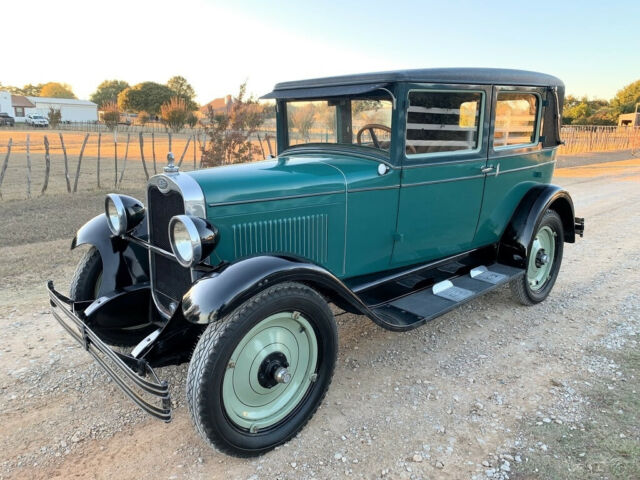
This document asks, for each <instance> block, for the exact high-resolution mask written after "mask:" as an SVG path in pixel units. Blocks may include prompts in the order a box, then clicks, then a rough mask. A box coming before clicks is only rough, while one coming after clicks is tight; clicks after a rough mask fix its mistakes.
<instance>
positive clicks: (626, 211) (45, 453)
mask: <svg viewBox="0 0 640 480" xmlns="http://www.w3.org/2000/svg"><path fill="white" fill-rule="evenodd" d="M594 158H595V157H594ZM626 158H628V157H626ZM602 159H603V157H599V158H595V159H591V160H590V161H584V162H579V161H574V160H572V161H570V162H567V163H566V164H567V165H572V166H567V167H564V168H559V169H557V171H556V176H555V180H554V181H555V182H556V183H558V184H560V185H562V186H564V187H566V188H567V189H569V191H570V192H571V194H572V195H573V198H574V202H575V206H576V214H577V215H579V216H584V217H585V218H586V234H585V237H584V238H583V239H580V240H579V241H578V242H577V243H576V244H573V245H571V244H568V245H566V246H565V256H564V261H563V265H562V270H561V272H560V276H559V279H558V282H557V284H556V286H555V288H554V290H553V292H552V294H551V296H550V297H549V298H548V299H547V301H545V302H543V303H542V304H539V305H537V306H534V307H523V306H520V305H518V304H516V303H514V301H513V300H512V299H511V297H510V292H509V289H508V288H501V289H499V290H497V291H495V292H493V293H490V294H488V295H486V296H484V297H483V298H480V299H478V300H476V301H473V302H471V303H469V304H467V305H465V306H463V307H461V308H460V309H458V310H455V311H453V312H450V313H449V314H447V315H444V316H442V317H440V318H438V319H436V320H434V321H432V322H430V323H428V324H426V325H425V326H423V327H421V328H419V329H417V330H414V331H411V332H408V333H400V334H399V333H391V332H387V331H385V330H382V329H380V328H378V327H377V326H375V325H374V324H373V323H372V322H371V321H369V320H368V319H366V318H364V317H360V316H354V315H341V316H339V317H337V321H338V325H339V336H340V354H339V358H338V364H337V368H336V372H335V377H334V381H333V384H332V386H331V388H330V390H329V393H328V395H327V397H326V399H325V401H324V403H323V405H322V406H321V408H320V410H319V411H318V413H317V414H316V415H315V417H314V418H313V419H312V420H311V421H310V422H309V424H308V425H307V426H306V428H305V429H304V430H303V431H302V432H301V433H300V434H299V435H298V436H297V437H296V438H294V439H293V440H291V441H290V442H289V443H288V444H286V445H284V446H282V447H279V448H278V449H276V450H275V451H273V452H271V453H269V454H267V455H265V456H263V457H260V458H257V459H249V460H239V459H235V458H231V457H227V456H225V455H221V454H219V453H217V452H215V451H213V450H210V449H209V448H208V447H207V446H206V445H205V444H204V442H203V441H202V440H201V439H200V438H199V436H198V435H197V434H196V432H195V430H194V429H193V427H192V425H191V422H190V419H189V416H188V412H187V409H186V405H185V401H184V389H185V377H186V366H184V365H183V366H178V367H168V368H164V369H160V377H161V378H166V379H168V380H169V381H170V383H171V387H172V398H173V399H174V401H175V406H176V408H175V419H174V420H173V422H172V423H170V424H164V423H161V422H159V421H156V420H153V419H151V418H148V417H147V416H145V415H143V414H142V413H140V412H139V411H138V409H137V408H136V407H135V406H134V405H133V404H132V403H131V402H129V401H128V400H127V399H126V398H125V397H124V395H123V394H122V393H121V392H120V391H119V390H118V389H117V387H116V386H114V385H113V384H112V383H111V382H108V381H107V378H106V375H105V374H103V373H102V371H101V370H100V369H99V367H97V366H96V365H94V363H93V361H92V360H91V359H90V357H89V355H87V354H86V353H85V352H83V351H82V350H81V349H80V348H79V347H78V346H77V345H76V344H75V342H74V341H73V340H72V339H71V338H70V337H69V336H68V335H67V334H66V333H65V332H64V331H63V330H62V328H61V327H60V326H59V325H58V324H57V323H56V321H55V320H54V318H53V317H52V316H51V315H50V314H49V313H48V306H47V297H46V294H45V288H44V287H45V282H46V280H47V279H53V280H54V281H55V283H56V285H58V286H60V288H61V289H62V288H65V289H66V285H68V284H69V281H70V279H71V275H72V273H73V269H74V266H75V264H76V262H77V261H78V259H79V258H80V256H81V254H82V252H80V251H73V252H71V251H69V245H70V240H71V237H72V235H73V232H74V231H75V229H76V228H77V227H79V226H80V225H81V224H82V223H83V222H84V221H86V220H87V219H88V218H90V217H91V216H93V215H95V214H98V213H100V211H101V208H102V205H103V193H104V192H89V191H82V192H81V193H79V194H77V195H75V196H70V195H67V194H51V195H46V196H44V197H39V198H35V199H32V200H29V201H25V200H23V199H14V200H4V201H2V202H0V226H1V229H0V245H1V246H0V325H2V332H3V334H2V336H0V431H1V434H0V479H8V478H28V479H50V478H92V479H93V478H95V479H107V478H121V479H129V478H136V479H205V478H206V479H223V478H224V479H236V478H237V479H251V480H258V479H270V478H279V479H298V478H322V479H325V478H326V479H335V478H346V477H348V478H381V477H383V478H394V479H396V478H397V479H405V478H406V479H410V478H411V479H414V478H415V479H420V478H424V479H426V478H443V479H459V478H501V479H504V478H508V477H509V472H510V471H512V470H517V464H518V463H519V462H525V461H526V458H527V452H529V451H531V449H533V448H538V447H539V446H536V445H527V444H526V441H525V440H524V438H526V435H524V434H523V430H524V429H527V428H529V425H535V424H536V423H537V422H538V421H539V422H540V424H542V423H544V422H547V420H548V421H549V422H552V421H553V422H556V423H558V422H559V424H563V425H566V426H567V428H572V427H571V426H572V425H579V424H580V422H581V421H582V418H583V417H584V415H585V414H586V413H585V411H584V409H585V406H584V404H582V403H581V400H580V397H579V396H577V395H576V394H574V393H571V392H572V390H571V385H572V384H573V382H575V381H576V380H575V379H576V378H578V377H581V376H584V375H596V374H600V370H601V369H603V368H605V366H602V365H601V363H598V362H597V361H595V360H594V358H593V357H592V356H591V354H590V346H592V345H594V344H596V343H599V342H603V341H614V340H615V339H616V338H618V337H620V338H621V337H623V336H625V337H628V338H633V339H635V338H637V335H640V301H639V296H640V293H639V292H640V273H638V272H640V236H639V235H638V232H639V231H640V230H639V229H640V215H638V212H637V205H638V204H639V203H640V160H639V159H635V160H628V161H615V162H608V163H602ZM618 160H623V159H621V158H619V159H618ZM580 163H583V164H585V163H586V165H582V166H581V165H579V164H580ZM140 185H141V184H139V185H138V187H137V188H133V187H127V188H125V189H124V190H125V191H127V192H131V193H133V194H137V195H140V193H141V189H140ZM63 286H64V287H63ZM621 326H623V327H624V328H622V327H621ZM616 336H618V337H616ZM634 341H635V340H634ZM605 374H606V373H605ZM539 417H540V418H539ZM542 417H544V418H542ZM547 417H548V418H547ZM540 448H542V447H540ZM545 451H546V446H545ZM516 477H517V476H516ZM516 477H513V476H512V478H516Z"/></svg>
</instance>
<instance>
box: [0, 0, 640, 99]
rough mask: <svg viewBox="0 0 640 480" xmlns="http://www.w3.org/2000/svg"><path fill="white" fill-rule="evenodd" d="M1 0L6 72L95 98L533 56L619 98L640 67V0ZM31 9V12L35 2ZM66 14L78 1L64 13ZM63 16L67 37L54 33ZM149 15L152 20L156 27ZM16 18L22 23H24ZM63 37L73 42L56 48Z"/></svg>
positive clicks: (513, 61) (538, 64)
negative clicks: (144, 86) (142, 85)
mask: <svg viewBox="0 0 640 480" xmlns="http://www.w3.org/2000/svg"><path fill="white" fill-rule="evenodd" d="M104 5H105V4H104V3H97V2H86V1H84V0H82V1H81V0H57V1H56V2H51V1H50V0H46V1H45V0H33V1H32V2H30V3H29V6H28V7H27V6H26V4H25V3H24V2H21V1H17V0H16V1H10V2H3V15H4V14H6V15H7V18H26V17H25V15H27V16H28V17H29V18H30V25H29V26H25V25H24V24H21V23H19V22H12V23H10V24H8V25H6V24H5V28H8V29H9V30H10V31H9V32H5V34H6V35H8V36H9V38H20V39H21V41H20V42H16V43H14V45H13V46H11V47H8V46H5V48H3V57H5V58H4V60H5V62H3V63H4V66H6V65H11V66H13V67H18V68H11V69H7V68H4V66H3V68H2V69H1V72H0V82H2V83H4V84H15V85H23V84H25V83H39V82H45V81H51V80H54V81H61V82H66V83H69V84H71V85H72V86H73V88H74V90H75V92H76V93H77V94H78V96H79V97H84V98H86V97H87V96H88V95H89V94H90V93H91V92H92V91H93V90H94V89H95V87H96V86H97V84H98V83H100V82H101V81H102V80H104V79H106V78H119V79H124V80H127V81H128V82H129V83H132V84H133V83H137V82H140V81H144V80H153V81H158V82H165V81H166V80H167V79H168V78H169V77H170V76H172V75H174V74H180V75H183V76H185V77H186V78H187V79H188V80H189V81H190V82H191V83H192V84H193V85H194V87H195V88H196V91H197V92H198V100H199V101H201V102H206V101H208V100H210V99H211V98H213V97H219V96H223V95H224V94H225V93H235V92H236V91H237V86H238V85H239V84H240V83H241V82H242V81H243V80H244V79H248V80H249V89H250V90H251V91H252V92H255V93H256V94H262V93H266V92H267V91H269V90H270V88H271V87H272V86H273V84H274V83H276V82H279V81H285V80H295V79H301V78H308V77H315V76H326V75H340V74H347V73H358V72H367V71H377V70H387V69H396V68H423V67H449V66H465V67H504V68H523V69H528V70H537V71H542V72H546V73H551V74H554V75H556V76H558V77H560V78H562V79H563V80H564V82H565V84H566V85H567V90H568V92H569V93H572V94H575V95H579V96H581V95H588V96H590V97H601V98H610V97H612V96H613V95H614V94H615V92H616V91H617V90H618V89H620V88H621V87H622V86H624V85H626V84H628V83H630V82H632V81H634V80H638V79H640V1H638V0H636V1H631V0H625V1H617V2H615V1H610V2H603V1H598V2H596V1H581V2H578V1H565V2H562V1H559V0H558V1H556V2H552V1H547V0H539V1H537V2H516V1H511V2H508V1H491V0H486V1H470V0H468V1H456V0H453V1H440V2H433V1H427V0H423V1H396V2H380V1H377V0H369V1H361V0H353V1H346V2H345V1H342V2H333V1H325V2H319V1H316V2H306V1H296V2H285V1H272V2H264V1H257V0H256V1H254V0H248V1H235V2H221V1H213V0H181V1H180V2H176V1H175V0H172V1H168V0H156V1H130V0H112V1H110V2H109V4H108V6H107V7H105V6H104ZM26 9H28V11H25V10H26ZM60 12H69V13H70V14H69V15H62V14H61V13H60ZM52 25H56V26H57V28H58V33H57V41H56V42H55V44H56V46H55V48H52V47H48V46H47V45H48V43H47V42H45V43H44V46H43V43H42V37H40V36H32V35H25V33H26V32H40V33H41V34H42V35H47V32H48V31H50V30H51V28H52ZM143 25H148V26H149V28H148V29H145V27H143ZM13 30H15V31H13ZM58 47H62V50H58Z"/></svg>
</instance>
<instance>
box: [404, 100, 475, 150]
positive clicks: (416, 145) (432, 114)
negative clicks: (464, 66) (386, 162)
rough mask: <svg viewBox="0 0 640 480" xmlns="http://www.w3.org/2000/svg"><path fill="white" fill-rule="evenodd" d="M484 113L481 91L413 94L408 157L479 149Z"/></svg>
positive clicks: (409, 116) (407, 145)
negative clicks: (481, 118) (482, 114)
mask: <svg viewBox="0 0 640 480" xmlns="http://www.w3.org/2000/svg"><path fill="white" fill-rule="evenodd" d="M481 111H482V93H481V92H461V91H450V92H433V91H412V92H409V108H408V110H407V135H406V146H405V151H406V154H407V156H408V157H412V156H414V155H423V154H427V153H438V152H455V151H460V152H464V151H473V150H476V149H477V148H478V145H479V141H480V138H479V137H480V116H481Z"/></svg>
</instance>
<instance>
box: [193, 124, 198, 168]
mask: <svg viewBox="0 0 640 480" xmlns="http://www.w3.org/2000/svg"><path fill="white" fill-rule="evenodd" d="M197 143H198V142H196V134H195V133H194V134H193V169H194V170H195V169H196V144H197Z"/></svg>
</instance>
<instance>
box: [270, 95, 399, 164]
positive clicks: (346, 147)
mask: <svg viewBox="0 0 640 480" xmlns="http://www.w3.org/2000/svg"><path fill="white" fill-rule="evenodd" d="M393 90H394V89H391V86H390V89H386V88H385V89H383V90H382V89H381V90H380V91H379V93H377V94H376V95H375V96H374V97H375V98H372V95H371V93H367V94H362V95H341V96H338V95H336V96H330V97H320V98H299V99H294V98H288V99H286V100H278V101H277V102H276V116H277V130H278V151H279V152H281V153H280V154H283V153H284V152H287V153H297V152H300V153H302V152H305V153H311V152H314V153H324V152H329V151H331V152H335V153H342V154H345V153H348V154H351V155H358V156H362V157H367V158H372V159H377V160H383V161H384V162H385V163H390V164H391V163H394V162H393V161H392V159H393V158H395V157H396V155H395V148H396V146H397V144H398V140H397V135H396V131H397V128H396V125H397V122H398V108H397V105H396V100H395V99H396V96H395V92H394V91H393ZM369 99H377V100H383V101H388V102H389V103H390V104H391V125H390V128H391V133H390V137H389V140H390V145H389V149H388V150H383V149H379V148H376V147H373V146H368V145H358V144H357V143H356V142H355V140H352V143H348V142H342V143H339V142H338V143H333V142H332V143H324V142H309V143H300V144H295V145H289V117H288V114H287V106H288V104H289V103H294V102H306V101H309V102H316V101H326V102H331V103H338V104H339V103H340V102H344V101H349V108H348V109H345V110H348V115H346V117H348V123H347V122H345V121H344V120H345V118H342V119H341V120H342V125H343V128H344V129H345V130H343V138H344V137H345V136H349V138H353V136H354V135H355V133H354V132H352V115H351V111H350V110H351V108H350V107H351V101H353V100H369ZM341 110H342V109H341V108H340V106H339V105H337V106H336V117H338V116H340V115H341ZM337 123H338V124H340V121H338V122H337ZM336 135H338V136H340V134H339V133H338V132H336Z"/></svg>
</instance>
